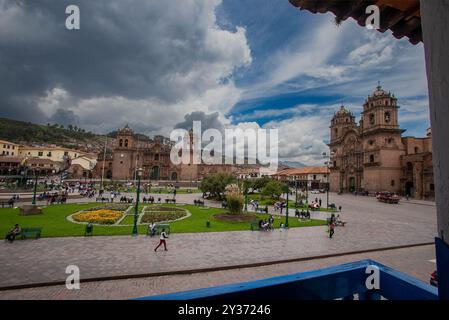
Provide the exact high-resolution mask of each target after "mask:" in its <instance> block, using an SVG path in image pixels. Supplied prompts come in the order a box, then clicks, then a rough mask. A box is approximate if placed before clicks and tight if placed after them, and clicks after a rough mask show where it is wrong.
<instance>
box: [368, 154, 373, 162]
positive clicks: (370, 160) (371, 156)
mask: <svg viewBox="0 0 449 320" xmlns="http://www.w3.org/2000/svg"><path fill="white" fill-rule="evenodd" d="M369 162H370V163H374V155H373V154H372V155H370V156H369Z"/></svg>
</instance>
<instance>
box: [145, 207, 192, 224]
mask: <svg viewBox="0 0 449 320" xmlns="http://www.w3.org/2000/svg"><path fill="white" fill-rule="evenodd" d="M185 216H187V211H185V210H183V209H179V208H173V207H163V206H155V207H153V206H151V207H147V208H146V210H145V211H144V213H143V216H142V219H141V221H140V222H141V223H152V222H155V223H156V222H163V221H164V222H165V221H174V220H178V219H181V218H184V217H185Z"/></svg>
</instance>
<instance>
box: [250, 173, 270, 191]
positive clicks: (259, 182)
mask: <svg viewBox="0 0 449 320" xmlns="http://www.w3.org/2000/svg"><path fill="white" fill-rule="evenodd" d="M270 181H273V179H272V178H270V177H266V176H265V177H262V178H259V179H256V180H254V182H253V188H254V189H255V190H262V189H263V188H264V187H265V186H266V185H267V184H268V183H269V182H270Z"/></svg>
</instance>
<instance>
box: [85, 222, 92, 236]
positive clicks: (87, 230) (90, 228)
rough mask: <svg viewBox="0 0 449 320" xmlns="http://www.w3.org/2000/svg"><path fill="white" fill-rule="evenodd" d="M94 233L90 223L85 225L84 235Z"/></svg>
mask: <svg viewBox="0 0 449 320" xmlns="http://www.w3.org/2000/svg"><path fill="white" fill-rule="evenodd" d="M93 234H94V226H93V225H92V224H90V223H89V224H88V225H86V229H85V230H84V236H85V237H87V236H93Z"/></svg>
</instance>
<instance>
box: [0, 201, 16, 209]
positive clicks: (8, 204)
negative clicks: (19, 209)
mask: <svg viewBox="0 0 449 320" xmlns="http://www.w3.org/2000/svg"><path fill="white" fill-rule="evenodd" d="M0 206H2V209H3V208H5V207H8V208H13V207H14V202H12V203H11V202H9V201H1V202H0Z"/></svg>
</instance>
